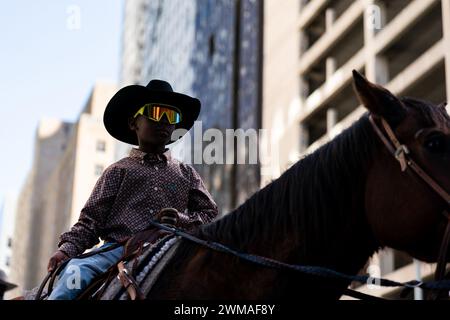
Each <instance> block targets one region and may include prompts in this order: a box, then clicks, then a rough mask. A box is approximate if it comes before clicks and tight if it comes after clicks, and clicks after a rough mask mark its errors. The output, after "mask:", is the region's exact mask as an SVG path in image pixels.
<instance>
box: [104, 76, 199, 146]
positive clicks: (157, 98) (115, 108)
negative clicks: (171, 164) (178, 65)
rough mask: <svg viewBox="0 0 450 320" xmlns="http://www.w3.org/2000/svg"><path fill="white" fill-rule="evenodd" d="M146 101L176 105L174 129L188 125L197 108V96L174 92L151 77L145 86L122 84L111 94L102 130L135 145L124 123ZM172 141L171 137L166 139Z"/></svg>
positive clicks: (195, 116) (164, 82)
mask: <svg viewBox="0 0 450 320" xmlns="http://www.w3.org/2000/svg"><path fill="white" fill-rule="evenodd" d="M147 103H161V104H166V105H171V106H174V107H176V108H178V109H179V110H180V111H181V122H180V123H178V124H176V125H175V129H186V130H189V129H190V128H192V126H193V125H194V122H195V120H197V118H198V115H199V114H200V108H201V104H200V101H199V100H198V99H196V98H192V97H190V96H187V95H185V94H181V93H178V92H174V91H173V89H172V86H171V85H170V84H169V83H168V82H166V81H162V80H152V81H150V82H149V83H148V85H147V86H146V87H144V86H140V85H131V86H127V87H124V88H122V89H120V90H119V91H118V92H117V93H116V94H115V95H114V96H113V97H112V98H111V100H110V101H109V103H108V105H107V106H106V109H105V113H104V115H103V123H104V124H105V128H106V130H107V131H108V132H109V134H110V135H111V136H113V137H114V138H116V139H118V140H120V141H122V142H125V143H129V144H132V145H138V144H139V143H138V139H137V136H136V133H135V132H134V131H132V130H130V128H129V127H128V118H130V117H132V116H134V114H135V113H136V112H137V111H138V110H139V109H140V108H141V107H143V106H144V105H145V104H147ZM173 142H175V141H171V142H170V143H173Z"/></svg>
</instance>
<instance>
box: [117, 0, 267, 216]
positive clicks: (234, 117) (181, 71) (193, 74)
mask: <svg viewBox="0 0 450 320" xmlns="http://www.w3.org/2000/svg"><path fill="white" fill-rule="evenodd" d="M128 2H133V1H128ZM261 3H262V2H261V1H252V0H243V1H234V0H164V1H148V2H147V4H146V5H145V6H143V7H141V8H142V12H141V15H143V16H145V18H143V19H142V20H144V21H145V27H144V30H145V31H144V32H143V34H145V36H144V44H143V52H144V59H143V62H142V64H140V65H138V64H136V68H137V69H139V68H140V76H141V77H140V79H139V81H138V82H139V83H140V84H143V85H146V84H147V83H148V81H149V80H150V79H155V78H156V79H162V80H166V81H168V82H170V83H171V84H172V85H173V87H174V90H176V91H179V92H183V93H186V94H189V95H192V96H195V97H197V98H199V99H200V100H201V102H202V111H201V114H200V118H199V120H200V121H201V126H202V129H203V131H205V130H207V129H209V128H217V129H219V130H221V131H223V132H224V131H225V130H226V129H234V128H238V127H242V128H252V129H258V128H260V105H261V104H260V88H259V86H258V84H259V83H260V81H259V77H260V76H261V75H260V63H261V60H260V55H259V53H260V52H261V51H260V50H259V49H260V46H261V39H260V33H259V31H260V30H261V28H260V27H259V24H260V23H261V19H260V18H261V17H262V14H261V13H262V11H261V10H262V6H261ZM127 19H128V18H127V17H125V21H127ZM136 23H140V21H136ZM130 39H131V40H130ZM129 41H135V40H134V39H133V38H132V37H128V38H126V37H124V38H123V47H124V48H126V47H130V46H133V44H129V43H128V42H129ZM123 52H124V53H125V52H126V50H123ZM131 56H132V55H131ZM122 59H123V67H122V70H123V71H122V85H127V84H130V82H127V81H129V77H128V76H127V75H126V74H127V72H128V71H127V70H130V68H129V67H127V66H128V61H130V57H129V56H127V55H124V56H123V57H122ZM236 88H237V89H236ZM235 89H236V90H235ZM191 133H192V132H191ZM202 133H203V132H201V133H200V134H202ZM190 138H191V139H192V140H190V141H186V139H189V137H186V138H183V139H181V141H180V142H179V143H177V144H176V145H175V146H174V147H173V151H174V153H175V154H178V155H180V158H181V160H183V161H185V162H191V163H194V164H195V162H198V161H194V160H195V159H194V154H195V152H197V154H198V152H200V154H201V153H202V150H203V149H204V147H205V146H204V145H203V144H202V143H200V144H199V143H194V137H192V135H191V136H190ZM200 140H202V139H200ZM189 146H191V147H192V148H191V149H190V152H189V151H186V149H188V147H189ZM236 152H246V151H245V150H243V151H241V150H237V151H236ZM202 160H203V159H200V162H201V163H197V164H195V167H196V169H197V170H198V171H199V172H200V174H201V175H202V177H203V179H204V181H205V183H206V185H207V187H208V190H210V192H211V194H212V195H213V197H214V199H215V200H216V202H217V203H218V205H219V208H220V211H221V212H222V213H226V212H228V211H229V210H231V209H232V208H234V207H236V206H237V205H238V204H239V203H241V202H242V201H243V200H245V198H246V197H247V196H248V195H250V194H252V193H253V192H254V191H256V190H257V189H258V188H259V165H258V164H255V165H224V164H205V163H203V162H202Z"/></svg>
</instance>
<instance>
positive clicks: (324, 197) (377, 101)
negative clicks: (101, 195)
mask: <svg viewBox="0 0 450 320" xmlns="http://www.w3.org/2000/svg"><path fill="white" fill-rule="evenodd" d="M353 87H354V90H355V93H356V95H357V97H358V99H359V101H360V102H361V103H362V105H364V106H365V108H366V109H367V111H368V112H367V113H366V114H364V115H363V116H362V117H361V118H360V119H359V120H357V121H356V122H355V123H354V124H353V125H352V126H351V127H349V128H348V129H346V130H345V131H344V132H342V133H341V134H340V135H339V136H337V137H336V138H335V139H333V140H332V141H330V142H329V143H327V144H325V145H323V146H322V147H321V148H319V149H318V150H316V151H315V152H314V153H311V154H309V155H307V156H305V157H304V158H303V159H301V160H299V161H298V162H297V163H295V164H294V165H292V166H291V167H290V168H289V169H288V170H286V171H285V172H284V173H283V174H282V175H281V176H280V177H279V178H278V179H276V180H273V181H272V182H271V183H269V184H268V185H266V186H265V187H264V188H262V189H261V190H260V191H258V192H256V193H255V194H253V195H252V196H251V197H250V198H249V199H248V200H247V201H245V202H244V203H243V204H242V205H240V206H239V207H238V208H236V209H235V210H233V211H232V212H230V213H229V214H227V215H225V216H224V217H222V218H220V219H217V220H215V221H213V222H211V223H209V224H205V225H202V226H199V227H197V228H196V229H195V230H193V231H192V234H193V235H194V236H195V237H197V238H198V239H202V240H206V241H210V242H216V243H220V244H221V245H224V246H227V247H230V248H232V249H233V250H235V251H238V252H243V253H249V254H253V255H258V256H264V257H267V258H270V259H273V260H277V261H280V262H283V263H287V264H295V265H307V266H319V267H324V268H328V269H332V270H335V271H337V272H341V273H344V274H349V275H356V274H358V273H359V272H361V270H362V269H363V268H364V267H365V265H366V263H367V262H368V260H369V258H370V257H371V256H373V255H374V254H375V253H376V252H378V251H380V250H382V249H383V248H385V247H390V248H394V249H396V250H400V251H404V252H406V253H408V254H409V255H411V256H412V257H414V258H416V259H419V260H422V261H425V262H436V261H437V260H439V257H440V256H442V252H440V251H442V250H441V248H442V247H443V246H442V243H443V239H444V238H445V236H446V235H447V234H448V232H446V228H447V225H448V224H449V221H450V220H449V218H448V216H445V215H443V214H442V213H443V212H445V210H448V209H449V208H448V207H449V203H448V198H447V199H446V198H444V199H443V198H442V197H441V195H440V194H439V192H437V191H436V189H438V191H441V193H444V194H446V196H447V197H448V193H446V191H445V190H450V171H449V170H448V168H449V167H448V165H449V160H450V117H449V115H448V113H447V111H446V109H445V105H446V104H441V105H434V104H432V103H430V102H427V101H424V100H420V99H416V98H410V97H397V96H396V95H394V94H392V93H391V92H390V91H388V90H387V89H386V88H384V87H382V86H380V85H376V84H374V83H371V82H370V81H368V80H367V79H366V78H365V77H364V76H362V75H361V74H359V73H358V72H356V71H354V73H353ZM386 136H389V137H391V138H392V139H394V145H395V142H397V143H400V142H401V143H402V145H401V148H400V147H398V148H396V150H394V151H395V152H394V153H395V157H394V155H393V154H392V153H393V151H392V150H390V148H388V147H387V146H386V145H385V144H386V141H384V140H383V139H386V138H383V137H386ZM397 140H398V141H397ZM406 156H408V158H406ZM411 159H413V160H414V161H413V160H411ZM405 161H406V162H405ZM399 162H400V165H399ZM412 162H414V164H417V166H418V167H420V169H422V170H423V172H422V174H424V175H427V177H428V178H429V179H428V180H430V179H431V180H432V183H431V186H430V183H425V182H424V180H423V179H421V178H420V174H419V175H418V174H416V173H415V172H413V170H411V169H408V168H406V167H407V166H408V165H409V164H411V163H412ZM405 166H406V167H405ZM428 175H429V176H428ZM425 180H426V179H425ZM436 185H437V187H436ZM439 188H440V189H439ZM444 248H445V255H444V257H448V256H449V255H448V253H449V252H448V247H445V246H444ZM444 262H445V261H444ZM444 265H445V263H444ZM349 285H350V280H345V279H344V280H343V279H338V278H335V279H334V278H323V277H320V276H315V275H306V274H302V273H298V272H294V271H289V270H280V269H275V268H268V267H265V266H259V265H256V264H254V263H251V262H249V261H246V260H243V259H241V258H239V257H237V256H235V255H231V254H228V253H225V252H219V251H215V250H211V249H209V248H206V247H204V246H200V245H198V244H195V243H194V242H192V241H189V240H184V239H183V240H181V243H180V244H179V245H178V247H177V248H176V251H175V252H174V255H173V256H172V258H171V260H170V261H169V263H168V264H167V265H166V266H165V268H164V269H163V270H162V271H161V272H160V274H159V276H158V278H157V280H156V282H155V283H154V285H153V286H152V288H151V290H150V291H149V292H148V294H147V295H146V297H145V298H146V299H148V300H178V299H182V300H193V299H194V300H197V299H198V300H280V301H285V300H294V299H295V300H297V299H322V300H323V299H339V298H340V297H341V296H342V294H343V293H344V291H345V290H346V288H347V287H348V286H349Z"/></svg>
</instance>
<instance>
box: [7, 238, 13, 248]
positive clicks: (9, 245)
mask: <svg viewBox="0 0 450 320" xmlns="http://www.w3.org/2000/svg"><path fill="white" fill-rule="evenodd" d="M11 247H12V239H11V238H8V248H11Z"/></svg>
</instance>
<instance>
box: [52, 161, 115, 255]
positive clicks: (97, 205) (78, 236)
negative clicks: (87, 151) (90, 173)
mask: <svg viewBox="0 0 450 320" xmlns="http://www.w3.org/2000/svg"><path fill="white" fill-rule="evenodd" d="M121 181H122V174H121V171H120V169H119V168H117V167H114V166H110V167H108V168H107V169H105V171H104V172H103V174H102V175H101V176H100V178H99V179H98V181H97V183H96V185H95V187H94V189H93V191H92V193H91V196H90V197H89V199H88V201H87V202H86V204H85V206H84V207H83V209H82V210H81V213H80V217H79V219H78V222H77V223H75V225H74V226H73V227H72V228H71V229H70V231H68V232H65V233H63V234H62V235H61V236H60V241H59V243H58V247H59V250H61V251H63V252H64V253H66V254H67V255H68V256H69V257H74V256H76V255H79V254H81V253H83V252H84V250H86V249H89V248H91V247H93V246H94V245H96V244H97V243H99V231H100V230H101V228H102V227H103V225H104V222H105V219H106V217H107V216H108V214H109V212H110V210H111V207H112V205H113V203H114V200H115V199H116V195H117V193H118V191H119V188H120V184H121Z"/></svg>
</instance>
